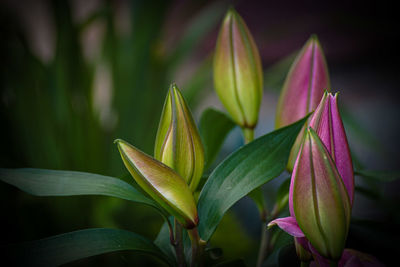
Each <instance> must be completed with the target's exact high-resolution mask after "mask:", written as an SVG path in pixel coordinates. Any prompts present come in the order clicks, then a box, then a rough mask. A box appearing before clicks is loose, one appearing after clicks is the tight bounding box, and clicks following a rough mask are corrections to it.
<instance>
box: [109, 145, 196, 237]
mask: <svg viewBox="0 0 400 267" xmlns="http://www.w3.org/2000/svg"><path fill="white" fill-rule="evenodd" d="M115 143H116V144H117V146H118V150H119V152H120V154H121V157H122V160H123V162H124V164H125V167H126V168H127V169H128V171H129V172H130V174H131V175H132V176H133V178H134V179H135V181H136V182H137V183H138V184H139V186H140V187H142V189H143V190H144V191H145V192H146V193H148V194H149V195H150V196H151V197H152V198H153V199H154V200H155V201H156V202H157V203H158V204H160V205H161V206H162V207H163V208H164V209H165V210H166V211H168V212H169V213H170V214H171V215H173V216H174V217H175V218H176V219H177V220H178V221H179V222H180V223H181V224H182V225H183V226H184V227H185V228H187V229H191V228H193V227H195V226H196V225H197V224H198V216H197V208H196V203H195V200H194V197H193V195H192V192H191V191H190V189H189V187H188V185H187V184H186V182H185V181H184V180H183V179H182V177H180V176H179V174H177V173H176V172H175V171H174V170H172V169H171V168H169V167H168V166H166V165H164V164H163V163H161V162H159V161H157V160H155V159H153V158H152V157H150V156H148V155H146V154H145V153H143V152H142V151H140V150H139V149H137V148H135V147H134V146H132V145H130V144H128V143H127V142H125V141H123V140H120V139H117V140H115Z"/></svg>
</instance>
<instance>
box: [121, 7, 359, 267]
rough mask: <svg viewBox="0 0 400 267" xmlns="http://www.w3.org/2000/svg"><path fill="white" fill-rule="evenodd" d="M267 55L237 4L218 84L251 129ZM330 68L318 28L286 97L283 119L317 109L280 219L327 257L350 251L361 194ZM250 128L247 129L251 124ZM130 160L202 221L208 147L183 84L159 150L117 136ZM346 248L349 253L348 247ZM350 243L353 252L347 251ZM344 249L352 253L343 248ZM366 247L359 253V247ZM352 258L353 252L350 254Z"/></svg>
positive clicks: (307, 247) (293, 160)
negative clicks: (197, 195)
mask: <svg viewBox="0 0 400 267" xmlns="http://www.w3.org/2000/svg"><path fill="white" fill-rule="evenodd" d="M262 83H263V80H262V67H261V60H260V56H259V53H258V50H257V47H256V45H255V42H254V40H253V37H252V36H251V34H250V31H249V30H248V28H247V26H246V24H245V23H244V21H243V19H242V18H241V17H240V16H239V14H237V13H236V11H234V10H233V9H230V10H229V11H228V12H227V14H226V16H225V19H224V21H223V24H222V27H221V29H220V32H219V36H218V41H217V46H216V51H215V57H214V85H215V89H216V92H217V94H218V96H219V98H220V100H221V102H222V104H223V105H224V106H225V108H226V110H227V111H228V113H229V114H230V116H231V117H232V119H233V121H234V122H235V123H236V124H237V125H239V126H240V127H242V129H243V130H244V132H245V136H246V131H247V130H249V131H250V132H251V134H250V136H248V137H249V138H248V140H249V139H252V138H253V136H252V130H253V129H254V127H255V126H256V124H257V121H258V112H259V108H260V103H261V98H262ZM329 87H330V86H329V75H328V69H327V64H326V60H325V57H324V54H323V51H322V49H321V46H320V44H319V42H318V40H317V38H316V37H315V36H312V37H311V38H310V39H309V40H308V41H307V43H306V44H305V45H304V47H303V48H302V50H301V51H300V53H299V55H298V56H297V58H296V59H295V61H294V63H293V65H292V67H291V69H290V71H289V73H288V76H287V78H286V81H285V83H284V86H283V89H282V93H281V97H280V99H279V103H278V107H277V115H276V127H277V128H280V127H283V126H286V125H289V124H291V123H293V122H295V121H297V120H299V119H301V118H303V117H304V116H306V115H307V114H308V113H310V112H314V113H313V115H312V116H311V117H310V119H309V120H308V121H307V123H306V125H305V126H304V128H303V130H302V131H301V132H300V134H299V136H298V137H297V140H296V142H295V144H294V146H293V148H292V151H291V154H290V157H289V161H288V170H289V171H292V177H291V183H290V189H289V198H288V199H289V211H290V216H289V217H286V218H279V219H275V220H273V221H272V222H270V223H269V226H272V225H278V226H279V227H280V228H281V229H283V230H284V231H286V232H288V233H289V234H290V235H292V236H293V237H294V238H295V247H296V251H297V254H298V256H299V258H300V259H301V260H302V261H310V260H311V257H312V256H313V257H314V259H315V260H316V261H317V262H318V263H319V264H320V265H324V262H325V261H333V262H339V261H340V260H342V261H343V257H345V258H346V257H347V258H348V259H351V260H353V261H354V260H355V259H356V258H357V260H359V257H358V256H357V257H356V256H355V255H356V254H357V253H355V252H353V251H350V250H345V249H344V248H345V243H346V238H347V234H348V230H349V224H350V216H351V209H352V205H353V196H354V175H353V166H352V160H351V156H350V151H349V147H348V142H347V138H346V133H345V130H344V127H343V123H342V120H341V117H340V114H339V111H338V105H337V94H335V95H332V94H331V93H329ZM247 133H248V132H247ZM116 142H117V144H118V148H119V150H120V153H121V156H122V159H123V161H124V163H125V166H126V167H127V169H128V170H129V172H130V173H131V174H132V176H133V178H134V179H135V180H136V182H137V183H138V184H139V185H140V186H141V187H142V188H143V189H144V190H145V191H146V192H147V193H148V194H149V195H150V196H151V197H152V198H153V199H154V200H155V201H157V202H158V203H159V204H160V205H161V206H162V207H163V208H164V209H165V210H167V211H168V212H169V213H170V214H172V215H173V216H175V217H176V219H177V220H178V221H179V222H180V223H181V224H182V225H183V226H184V227H185V228H187V229H191V228H193V227H195V226H196V225H197V224H198V217H197V210H196V201H195V199H194V197H193V192H194V191H195V190H196V188H197V186H198V184H199V181H200V178H201V176H202V173H203V168H204V150H203V145H202V142H201V138H200V135H199V133H198V130H197V127H196V124H195V123H194V120H193V117H192V115H191V112H190V110H189V108H188V106H187V104H186V103H185V100H184V98H183V97H182V95H181V93H180V92H179V90H178V88H177V87H176V85H174V84H173V85H171V87H170V90H169V92H168V94H167V97H166V100H165V104H164V109H163V112H162V115H161V120H160V124H159V128H158V132H157V137H156V142H155V150H154V158H152V157H150V156H148V155H146V154H144V153H143V152H141V151H140V150H138V149H137V148H135V147H133V146H131V145H129V144H127V143H126V142H124V141H121V140H117V141H116ZM344 251H345V253H344ZM346 251H347V252H346ZM344 255H345V256H344ZM357 255H359V254H357ZM347 258H346V259H347Z"/></svg>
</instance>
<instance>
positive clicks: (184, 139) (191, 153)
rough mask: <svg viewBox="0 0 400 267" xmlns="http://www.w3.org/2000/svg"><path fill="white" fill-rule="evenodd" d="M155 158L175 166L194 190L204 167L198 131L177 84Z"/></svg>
mask: <svg viewBox="0 0 400 267" xmlns="http://www.w3.org/2000/svg"><path fill="white" fill-rule="evenodd" d="M154 157H155V158H156V159H157V160H159V161H161V162H163V163H164V164H166V165H167V166H169V167H171V168H172V169H174V170H175V171H176V172H178V173H179V174H180V176H181V177H183V179H184V180H185V181H186V182H187V184H189V187H190V189H191V190H192V191H195V190H196V188H197V185H198V184H199V182H200V178H201V176H202V174H203V168H204V149H203V144H202V142H201V138H200V134H199V132H198V130H197V127H196V124H195V122H194V120H193V117H192V114H191V112H190V110H189V108H188V106H187V105H186V102H185V100H184V98H183V96H182V95H181V93H180V92H179V89H178V87H177V86H176V85H175V84H172V85H171V87H170V89H169V91H168V94H167V98H166V99H165V103H164V109H163V111H162V114H161V119H160V124H159V126H158V132H157V137H156V143H155V147H154Z"/></svg>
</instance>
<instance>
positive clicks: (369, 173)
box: [354, 170, 400, 182]
mask: <svg viewBox="0 0 400 267" xmlns="http://www.w3.org/2000/svg"><path fill="white" fill-rule="evenodd" d="M354 174H355V175H359V176H362V177H365V178H369V179H372V180H375V181H379V182H392V181H395V180H397V179H399V178H400V171H377V170H356V171H354Z"/></svg>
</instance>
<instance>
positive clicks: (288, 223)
mask: <svg viewBox="0 0 400 267" xmlns="http://www.w3.org/2000/svg"><path fill="white" fill-rule="evenodd" d="M273 225H278V226H279V227H280V228H281V229H282V230H283V231H285V232H286V233H288V234H289V235H291V236H294V237H304V234H303V232H302V231H301V229H300V227H299V225H298V224H297V222H296V219H295V218H294V217H285V218H279V219H275V220H273V221H271V222H270V223H269V224H268V227H271V226H273Z"/></svg>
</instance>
